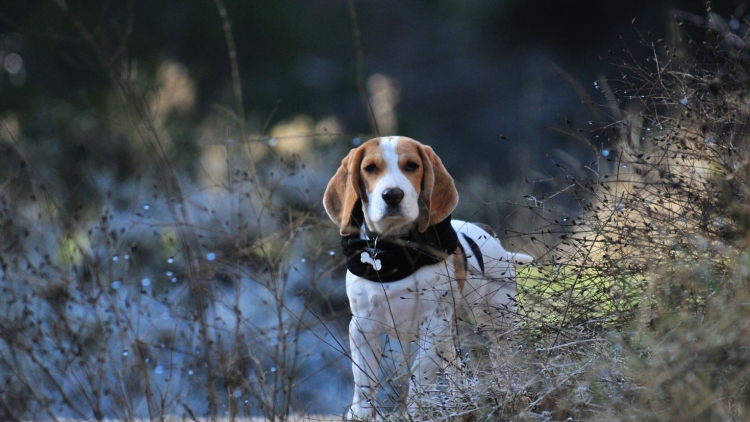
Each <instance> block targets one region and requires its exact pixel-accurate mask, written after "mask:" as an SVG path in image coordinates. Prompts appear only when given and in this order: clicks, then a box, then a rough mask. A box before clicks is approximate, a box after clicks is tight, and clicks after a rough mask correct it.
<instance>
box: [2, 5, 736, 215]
mask: <svg viewBox="0 0 750 422" xmlns="http://www.w3.org/2000/svg"><path fill="white" fill-rule="evenodd" d="M59 3H61V2H59V1H35V2H8V3H7V4H5V5H3V6H2V9H1V10H0V13H2V22H1V24H2V26H0V33H1V34H2V35H1V37H2V38H0V45H2V55H3V57H4V64H5V69H4V71H3V72H2V77H1V78H0V110H1V111H2V113H3V118H4V120H5V121H6V122H14V123H13V124H18V125H19V127H20V130H21V131H22V133H23V135H24V137H28V138H29V139H33V143H34V144H36V145H39V146H40V147H43V148H42V149H43V150H45V151H46V154H47V157H46V158H47V159H49V160H50V161H49V162H48V164H47V165H48V166H49V167H50V170H52V169H54V171H57V172H59V174H57V175H56V176H57V177H55V178H56V179H58V180H59V182H60V183H61V184H62V185H64V188H65V189H70V190H80V191H87V189H89V188H90V186H87V185H88V184H90V183H92V182H91V181H90V180H82V178H81V177H80V175H76V173H77V169H76V165H75V163H76V158H75V157H76V154H77V151H78V148H79V146H84V147H86V148H87V149H88V150H89V151H91V153H92V154H95V155H94V157H96V160H92V161H95V162H96V163H98V165H101V166H105V167H107V168H108V170H109V171H112V172H114V173H116V174H117V177H120V178H123V177H128V176H129V175H132V174H133V173H134V172H136V171H137V170H136V167H137V165H136V163H137V162H139V160H140V159H141V157H139V156H138V152H137V151H133V146H132V145H127V142H126V141H125V140H122V139H118V138H117V137H114V136H112V128H111V127H106V125H104V126H103V125H102V123H103V122H101V121H99V119H97V117H98V116H101V114H102V113H103V112H104V110H105V109H106V104H107V101H108V100H109V98H108V95H107V94H108V92H110V90H108V87H109V86H110V84H111V82H110V80H108V78H107V77H106V73H104V72H102V67H103V65H102V63H101V62H100V60H99V59H98V58H97V57H96V53H95V52H94V51H92V49H91V48H90V47H89V46H88V45H87V42H86V41H84V40H82V38H81V35H80V34H79V33H78V30H77V28H76V27H75V24H73V23H72V22H71V20H70V19H69V17H70V16H74V17H75V18H76V19H77V20H78V21H79V23H80V24H81V25H83V26H84V27H85V28H88V30H89V31H90V32H91V36H92V38H93V40H94V41H95V42H96V43H97V44H98V45H99V48H100V49H101V53H102V54H103V55H105V56H106V57H107V59H106V60H107V61H109V62H111V63H109V65H111V66H120V67H121V72H123V73H127V77H129V78H133V79H134V80H138V81H139V83H141V84H143V86H144V89H151V90H157V89H160V90H162V92H169V95H168V96H167V95H161V99H160V104H158V105H154V107H155V112H156V113H158V114H162V115H165V116H168V118H169V119H170V120H172V121H175V120H176V121H179V122H180V125H179V129H178V130H179V134H175V135H173V138H174V139H173V141H174V142H176V143H179V144H180V145H183V146H184V147H185V148H184V149H182V151H180V153H179V154H181V155H182V157H181V158H182V159H183V160H184V161H185V162H186V163H187V164H189V163H190V162H196V160H198V159H199V158H200V156H201V154H202V153H203V151H202V150H201V145H202V144H201V142H206V141H208V142H212V141H221V140H220V139H206V138H204V137H205V136H206V133H205V131H203V132H202V131H201V128H203V127H205V125H206V124H207V122H206V120H207V118H208V117H209V116H210V115H211V114H212V113H213V112H214V111H215V110H216V107H217V105H221V106H228V107H234V99H233V89H232V79H231V75H232V73H231V69H230V61H229V59H228V53H227V44H226V41H225V37H224V32H223V30H222V21H221V19H220V17H219V15H218V12H217V6H216V4H215V3H214V2H211V1H182V2H141V1H130V2H127V1H121V2H105V3H102V4H100V3H98V2H85V1H80V2H78V1H77V2H69V3H66V4H65V8H66V10H67V15H66V13H64V12H62V11H61V8H60V6H59ZM62 3H64V2H62ZM711 7H712V8H713V10H714V11H716V12H718V13H719V14H720V15H722V16H726V17H729V16H732V15H736V14H742V13H744V11H743V10H744V3H738V2H737V1H731V0H725V1H719V2H712V6H711ZM356 8H357V16H358V26H359V28H358V30H359V32H360V33H361V48H362V53H363V55H364V63H363V65H364V68H363V75H362V77H363V79H364V80H363V85H364V88H365V89H367V92H368V95H369V96H370V98H371V101H372V103H373V107H374V112H375V114H376V118H377V120H378V125H379V131H380V132H381V134H402V135H406V136H410V137H413V138H415V139H418V140H421V141H423V142H425V143H428V144H430V145H432V146H433V147H435V149H436V150H437V151H438V153H440V155H441V156H442V158H443V160H444V161H445V164H446V165H447V167H448V169H450V171H451V172H452V173H453V174H454V176H456V178H457V179H458V180H459V181H460V182H461V183H462V185H463V186H464V187H465V188H466V189H469V190H470V191H474V192H475V193H476V194H477V195H485V196H486V195H487V194H490V195H491V196H493V197H495V196H496V195H497V194H498V193H499V192H507V193H511V194H512V193H513V192H515V191H518V190H519V189H522V188H521V187H520V186H519V183H520V182H522V181H523V179H524V178H528V179H539V177H534V176H535V172H537V171H539V170H540V169H543V168H547V167H548V165H549V163H548V160H547V159H546V158H545V154H547V153H553V152H554V151H556V150H562V151H566V152H568V153H571V154H575V151H576V150H578V149H580V148H581V147H582V145H580V143H577V142H576V141H575V140H573V139H571V137H570V136H567V135H566V134H564V133H562V132H561V131H559V130H556V128H560V127H563V126H564V125H565V123H564V122H565V119H570V120H571V121H573V122H574V123H575V124H582V125H584V124H585V122H586V121H587V120H590V119H591V115H590V114H589V113H588V112H587V109H586V108H585V107H583V106H582V105H581V101H582V97H581V95H591V96H592V98H593V100H594V102H596V103H597V104H599V103H601V102H603V99H602V98H601V95H598V94H597V92H596V90H595V86H594V82H595V81H596V80H597V79H598V78H600V77H602V76H606V75H607V73H608V72H609V73H614V72H617V70H616V68H614V67H613V66H610V65H608V64H607V62H603V61H601V60H600V59H599V57H600V56H604V57H607V56H608V51H609V50H613V51H614V52H616V53H620V52H621V51H622V49H623V47H624V46H626V45H630V46H632V45H634V44H635V40H636V39H637V32H636V31H637V30H640V31H641V32H643V33H645V32H646V31H650V32H651V33H653V36H654V37H656V38H664V37H667V36H668V35H669V21H670V19H669V11H670V10H683V11H688V12H690V13H694V14H696V15H699V16H704V15H705V11H706V2H705V1H703V0H693V1H691V0H656V1H646V0H635V1H628V2H615V3H613V2H603V1H595V0H576V1H551V0H546V1H545V0H542V1H532V2H529V1H521V0H503V1H495V2H485V1H467V2H452V1H436V2H428V1H412V2H400V1H377V2H375V1H363V2H356ZM226 11H227V15H228V17H229V19H230V21H231V23H232V33H233V36H234V42H235V44H236V48H237V62H238V65H239V73H240V79H241V82H242V89H243V93H244V95H243V103H244V110H245V111H246V116H244V117H245V118H246V120H247V122H248V123H247V124H248V127H249V130H250V133H251V134H252V135H253V136H254V137H256V138H260V137H262V136H266V135H271V136H273V135H274V134H276V135H279V133H280V131H281V132H284V133H285V134H289V133H291V132H295V133H302V132H305V131H310V132H313V131H315V130H320V129H322V128H326V130H328V131H329V132H335V133H341V134H343V135H344V136H343V138H349V139H351V138H355V137H362V138H368V137H369V136H371V135H372V134H373V129H372V127H371V125H370V124H369V121H368V114H367V112H366V110H365V109H364V107H363V104H362V101H361V99H360V95H359V93H358V89H357V88H358V86H357V60H356V54H355V48H354V43H353V35H352V33H353V30H352V21H351V19H350V12H349V8H348V4H347V2H345V1H328V0H322V1H316V0H312V1H284V2H233V1H229V2H227V4H226ZM621 36H622V37H624V39H625V41H624V42H623V41H621V39H620V37H621ZM639 52H641V51H640V50H639V51H636V54H638V53H639ZM643 53H644V54H646V53H647V52H645V51H643ZM165 90H166V91H165ZM577 90H579V91H578V92H577ZM60 108H63V109H64V110H61V109H60ZM109 123H112V122H109ZM275 127H278V129H277V131H276V132H275V133H274V132H273V129H274V128H275ZM264 129H265V131H264ZM225 135H227V136H235V137H236V134H232V133H228V134H227V133H225ZM503 137H504V138H503ZM505 138H507V140H505ZM279 146H280V147H283V145H279ZM349 146H350V145H341V146H340V147H339V149H340V150H339V151H338V154H340V155H341V156H343V155H344V153H345V152H346V150H348V148H349ZM289 148H292V149H294V148H302V145H296V146H294V147H291V146H290V147H289ZM4 156H5V157H8V154H4ZM79 161H80V160H79ZM4 167H6V168H7V166H4ZM528 189H531V190H532V191H533V190H534V187H533V186H531V187H523V190H528ZM87 193H88V192H87ZM511 196H512V195H511ZM467 199H468V198H467ZM493 199H494V198H493ZM474 211H476V210H474ZM503 211H505V212H504V213H506V214H507V212H508V209H503ZM465 212H471V210H470V209H466V210H465ZM501 214H503V213H501ZM481 217H484V218H491V219H493V220H494V221H492V222H493V223H494V224H496V225H498V224H500V222H501V220H500V217H499V216H497V215H494V216H493V215H482V216H481Z"/></svg>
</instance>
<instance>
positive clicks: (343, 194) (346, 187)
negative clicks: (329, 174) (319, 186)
mask: <svg viewBox="0 0 750 422" xmlns="http://www.w3.org/2000/svg"><path fill="white" fill-rule="evenodd" d="M364 152H365V149H364V148H362V147H359V148H355V149H353V150H351V151H350V152H349V155H347V156H346V157H344V159H343V160H341V166H340V167H339V169H338V170H337V171H336V174H334V175H333V178H331V181H330V182H328V187H326V191H325V194H323V206H324V207H325V209H326V213H328V217H330V218H331V220H333V222H334V223H336V224H337V225H338V226H339V233H341V235H342V236H346V235H348V234H349V233H351V228H350V225H351V220H352V211H354V207H355V206H356V205H357V201H359V167H360V165H361V164H362V156H363V155H364Z"/></svg>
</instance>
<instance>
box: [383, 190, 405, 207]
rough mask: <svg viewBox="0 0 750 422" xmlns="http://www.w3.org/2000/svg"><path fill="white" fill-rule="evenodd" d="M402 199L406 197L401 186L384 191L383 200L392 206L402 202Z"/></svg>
mask: <svg viewBox="0 0 750 422" xmlns="http://www.w3.org/2000/svg"><path fill="white" fill-rule="evenodd" d="M402 199H404V191H402V190H401V189H399V188H391V189H386V190H385V192H383V201H385V203H386V204H388V205H389V206H391V207H395V206H396V205H398V204H400V203H401V200H402Z"/></svg>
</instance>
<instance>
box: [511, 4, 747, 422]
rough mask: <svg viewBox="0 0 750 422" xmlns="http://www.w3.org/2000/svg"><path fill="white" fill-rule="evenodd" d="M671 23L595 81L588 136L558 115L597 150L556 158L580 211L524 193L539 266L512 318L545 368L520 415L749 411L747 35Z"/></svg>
mask: <svg viewBox="0 0 750 422" xmlns="http://www.w3.org/2000/svg"><path fill="white" fill-rule="evenodd" d="M674 16H675V17H676V19H675V21H674V22H673V23H674V26H673V28H672V29H673V31H672V39H671V40H663V39H655V38H653V37H652V36H651V34H650V33H648V34H642V35H641V36H640V38H639V39H640V43H639V46H638V47H637V50H635V49H630V48H628V47H626V48H625V49H624V58H622V59H615V60H616V62H615V63H614V65H615V66H616V67H617V69H616V73H618V74H619V75H620V76H619V77H618V78H617V79H609V80H600V81H597V82H596V84H595V85H596V86H597V88H598V89H599V90H600V91H601V92H602V93H603V94H604V97H605V99H606V105H605V106H604V107H602V108H597V109H594V108H593V107H592V112H593V114H594V120H592V121H591V122H589V123H588V127H587V128H585V129H576V128H575V125H574V124H573V123H571V122H567V124H568V126H567V128H568V130H569V131H570V133H571V135H573V136H575V137H577V138H579V139H581V140H582V141H584V142H585V143H586V144H587V145H589V146H590V147H591V150H592V151H593V152H594V153H595V154H596V159H595V160H593V161H591V160H590V159H589V160H581V161H576V160H573V159H570V156H569V155H567V154H565V153H562V154H558V155H557V157H556V158H553V160H554V161H555V163H556V164H557V167H559V169H560V171H561V172H562V174H563V177H562V178H561V179H560V180H561V182H562V183H563V188H562V189H560V190H559V193H565V194H571V195H572V197H573V198H574V199H575V202H576V203H577V207H578V208H579V209H580V212H577V213H574V212H561V211H560V210H559V209H555V208H554V207H550V206H548V205H547V198H538V197H537V198H530V199H531V200H533V202H532V205H531V206H528V208H529V209H530V210H532V211H533V212H534V213H535V214H536V215H537V217H538V221H541V222H542V223H543V224H542V228H541V229H540V230H538V231H537V232H535V233H533V234H530V235H527V237H526V238H527V239H529V240H530V242H531V245H533V246H535V247H536V248H537V253H536V255H537V256H539V257H540V259H539V262H540V265H539V266H538V267H537V268H535V269H532V270H530V271H526V272H525V273H522V276H521V278H520V282H521V284H522V289H521V295H520V298H519V300H520V305H521V306H520V311H519V313H520V319H521V321H522V332H521V334H522V337H523V338H525V341H526V343H525V344H526V345H527V346H528V345H533V346H534V348H535V351H536V353H533V354H532V353H528V354H527V355H526V357H527V359H528V357H529V355H534V357H533V361H534V362H535V364H536V365H538V367H539V368H541V369H539V368H537V369H536V370H534V369H531V370H530V371H528V372H526V373H525V379H526V380H527V384H526V385H527V388H528V391H529V394H528V395H529V396H530V397H531V398H532V399H534V400H533V402H532V403H530V405H529V406H527V407H526V408H525V410H524V411H523V412H521V415H526V416H527V417H530V418H552V419H565V418H568V417H573V418H575V419H596V420H602V419H613V420H620V419H636V420H643V419H648V420H674V419H680V420H684V419H698V420H727V419H744V418H746V417H747V412H748V406H750V400H749V399H750V397H749V396H748V395H747V393H746V391H745V386H746V383H747V381H748V369H749V368H750V360H749V359H747V357H746V355H747V353H746V351H747V347H748V346H749V345H750V344H748V341H749V340H748V335H747V334H748V333H747V330H748V322H747V321H748V318H747V317H748V306H747V304H748V303H749V302H748V295H750V285H748V280H747V277H748V274H750V272H749V271H748V255H747V252H746V249H747V241H748V235H749V234H750V231H748V230H749V229H750V225H748V221H749V220H748V218H749V217H748V216H749V215H750V214H749V213H748V205H747V204H748V194H750V181H749V180H748V175H749V173H748V164H749V163H750V144H749V143H750V132H749V131H748V126H747V124H748V118H749V117H750V114H749V113H748V97H747V89H748V86H749V83H750V60H749V59H750V56H749V55H748V53H747V51H746V50H745V48H744V47H745V43H746V42H748V41H750V37H748V35H747V34H748V27H747V26H746V25H745V24H744V23H740V22H737V21H734V22H731V23H727V22H725V21H724V20H722V19H721V18H720V17H719V16H716V15H714V14H711V13H709V14H708V16H707V17H706V18H705V19H704V18H699V17H695V16H692V15H687V14H684V13H676V14H675V15H674ZM732 28H734V29H732ZM631 52H632V53H631ZM641 52H645V53H644V54H643V55H642V56H639V55H640V54H641ZM639 57H643V58H639ZM617 60H620V61H617ZM584 103H587V104H590V102H589V100H588V99H584ZM600 122H604V123H600ZM610 122H611V123H610ZM550 245H551V247H550ZM524 275H525V277H526V278H524ZM527 365H528V364H527Z"/></svg>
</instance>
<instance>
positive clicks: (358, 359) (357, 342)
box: [349, 315, 381, 419]
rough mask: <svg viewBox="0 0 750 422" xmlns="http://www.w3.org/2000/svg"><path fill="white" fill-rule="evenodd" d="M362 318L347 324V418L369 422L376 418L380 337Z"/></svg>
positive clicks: (353, 319)
mask: <svg viewBox="0 0 750 422" xmlns="http://www.w3.org/2000/svg"><path fill="white" fill-rule="evenodd" d="M372 325H373V324H372V323H371V322H367V321H366V320H365V319H364V318H361V317H357V316H356V315H355V316H354V317H352V321H351V322H350V323H349V347H350V350H351V354H352V373H353V375H354V397H353V398H352V406H351V410H350V413H349V417H350V418H352V419H368V418H369V419H372V418H375V415H376V410H377V407H376V402H375V396H376V395H377V385H378V382H377V381H378V372H379V370H380V356H381V350H380V348H381V344H380V334H379V333H378V332H377V331H376V330H375V327H373V326H372Z"/></svg>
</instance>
